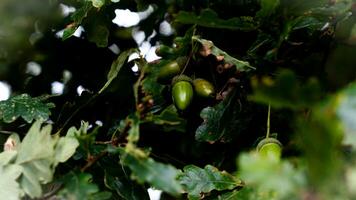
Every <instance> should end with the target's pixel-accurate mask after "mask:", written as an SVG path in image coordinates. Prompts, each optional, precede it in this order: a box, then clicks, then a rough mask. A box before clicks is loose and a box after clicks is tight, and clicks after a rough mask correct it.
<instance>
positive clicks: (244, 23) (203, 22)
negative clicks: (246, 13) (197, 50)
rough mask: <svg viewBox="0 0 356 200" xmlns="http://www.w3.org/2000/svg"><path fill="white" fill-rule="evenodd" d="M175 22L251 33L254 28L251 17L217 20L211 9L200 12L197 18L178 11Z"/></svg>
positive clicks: (194, 15)
mask: <svg viewBox="0 0 356 200" xmlns="http://www.w3.org/2000/svg"><path fill="white" fill-rule="evenodd" d="M175 21H176V22H179V23H182V24H196V25H198V26H203V27H209V28H220V29H231V30H243V31H251V30H254V29H255V28H256V26H255V24H254V22H253V18H251V17H234V18H231V19H228V20H224V19H221V18H219V16H218V15H217V14H216V12H215V11H213V10H211V9H204V10H202V11H201V13H200V15H198V16H197V15H196V14H195V13H190V12H186V11H180V12H179V13H178V14H177V16H176V18H175Z"/></svg>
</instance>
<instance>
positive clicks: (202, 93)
mask: <svg viewBox="0 0 356 200" xmlns="http://www.w3.org/2000/svg"><path fill="white" fill-rule="evenodd" d="M193 85H194V89H195V92H196V94H197V95H198V96H199V97H203V98H209V97H213V96H214V93H215V88H214V86H213V84H211V83H210V82H209V81H207V80H205V79H202V78H197V79H195V80H194V81H193Z"/></svg>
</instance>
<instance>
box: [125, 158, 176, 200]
mask: <svg viewBox="0 0 356 200" xmlns="http://www.w3.org/2000/svg"><path fill="white" fill-rule="evenodd" d="M121 163H122V164H123V165H125V166H128V167H129V168H130V169H131V171H132V177H133V178H134V179H136V180H137V181H138V182H140V183H144V182H147V183H149V184H150V185H151V186H153V187H155V188H156V189H159V190H162V191H165V192H167V193H169V194H171V195H173V196H178V195H179V194H180V193H181V192H182V188H181V185H180V184H179V182H178V181H177V175H178V174H179V171H178V170H177V169H176V168H175V167H173V166H172V165H169V164H163V163H159V162H156V161H154V160H153V159H152V158H149V157H143V156H139V155H137V154H136V155H133V154H129V153H126V154H123V155H122V156H121Z"/></svg>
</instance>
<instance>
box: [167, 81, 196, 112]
mask: <svg viewBox="0 0 356 200" xmlns="http://www.w3.org/2000/svg"><path fill="white" fill-rule="evenodd" d="M172 86H173V87H172V99H173V103H174V105H175V106H176V108H177V109H179V110H186V109H187V108H188V107H189V105H190V104H191V102H192V100H193V86H192V79H191V78H189V77H188V76H185V75H179V76H176V77H174V78H173V80H172Z"/></svg>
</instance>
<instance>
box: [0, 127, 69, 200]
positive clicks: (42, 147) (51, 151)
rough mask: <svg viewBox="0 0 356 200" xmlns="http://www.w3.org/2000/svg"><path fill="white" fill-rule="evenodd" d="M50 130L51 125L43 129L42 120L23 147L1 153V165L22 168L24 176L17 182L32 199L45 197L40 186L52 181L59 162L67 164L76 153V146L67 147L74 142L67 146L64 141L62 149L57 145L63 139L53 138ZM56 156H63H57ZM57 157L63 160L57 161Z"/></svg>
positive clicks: (29, 133) (18, 145)
mask: <svg viewBox="0 0 356 200" xmlns="http://www.w3.org/2000/svg"><path fill="white" fill-rule="evenodd" d="M51 129H52V127H51V125H47V126H45V127H43V128H41V121H36V122H35V123H34V124H33V125H32V126H31V128H30V129H29V131H28V133H27V134H26V136H25V137H24V139H23V141H22V143H21V144H17V145H16V148H14V149H10V150H8V151H5V152H2V153H1V154H0V162H1V163H2V164H4V166H10V165H11V166H14V167H16V168H21V172H22V174H21V176H20V177H19V179H18V182H19V183H20V186H21V190H23V192H24V193H26V194H27V195H28V196H30V197H31V198H34V197H40V196H41V195H42V187H41V184H44V183H49V182H50V181H52V177H53V173H54V167H55V165H56V164H57V163H58V162H64V161H66V159H68V158H69V157H70V156H71V155H73V153H74V151H73V147H69V146H68V145H71V144H72V142H69V143H68V141H66V140H65V141H63V142H61V143H60V144H59V146H58V145H57V142H58V141H59V140H61V139H62V138H58V136H56V137H52V136H51ZM12 138H14V136H10V137H9V139H12ZM15 140H16V137H15ZM56 147H58V148H56ZM59 147H62V148H59ZM63 147H65V148H63ZM75 148H76V147H75ZM75 148H74V150H75ZM68 149H69V150H68ZM56 153H57V154H58V155H61V156H59V157H56V156H55V154H56ZM15 157H16V158H15ZM56 158H59V159H60V160H56ZM1 166H3V165H1ZM16 179H17V178H16Z"/></svg>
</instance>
